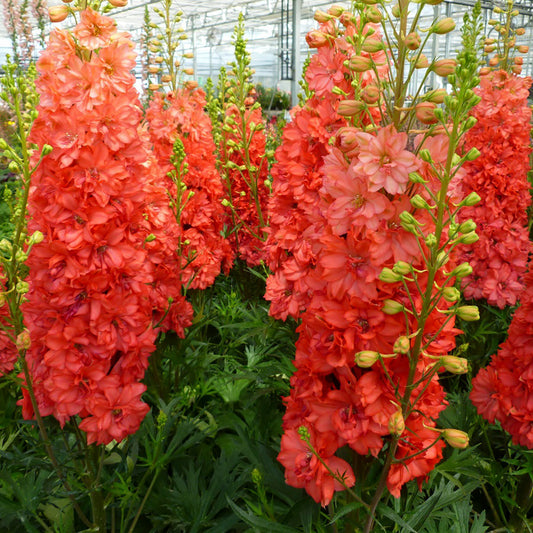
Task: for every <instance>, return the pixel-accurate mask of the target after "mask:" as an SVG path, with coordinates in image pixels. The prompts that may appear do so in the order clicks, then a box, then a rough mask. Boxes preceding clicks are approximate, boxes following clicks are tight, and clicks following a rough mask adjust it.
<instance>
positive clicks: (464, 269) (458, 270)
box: [450, 263, 472, 279]
mask: <svg viewBox="0 0 533 533" xmlns="http://www.w3.org/2000/svg"><path fill="white" fill-rule="evenodd" d="M470 274H472V267H471V266H470V264H469V263H461V264H460V265H458V266H456V267H455V268H454V269H453V270H452V271H451V272H450V276H455V277H456V278H458V279H461V278H466V276H470Z"/></svg>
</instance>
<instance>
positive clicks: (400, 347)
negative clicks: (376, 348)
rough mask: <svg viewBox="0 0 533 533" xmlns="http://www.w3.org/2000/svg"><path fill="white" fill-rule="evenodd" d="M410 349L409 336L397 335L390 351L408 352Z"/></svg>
mask: <svg viewBox="0 0 533 533" xmlns="http://www.w3.org/2000/svg"><path fill="white" fill-rule="evenodd" d="M410 349H411V341H410V340H409V337H407V336H405V335H402V336H401V337H398V338H397V339H396V341H395V342H394V347H393V348H392V351H393V352H394V353H402V354H406V353H409V350H410Z"/></svg>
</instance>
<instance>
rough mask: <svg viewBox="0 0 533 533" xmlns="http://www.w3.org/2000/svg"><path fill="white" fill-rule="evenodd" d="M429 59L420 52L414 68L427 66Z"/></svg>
mask: <svg viewBox="0 0 533 533" xmlns="http://www.w3.org/2000/svg"><path fill="white" fill-rule="evenodd" d="M428 67H429V61H428V58H427V57H426V55H425V54H420V56H419V57H418V59H417V60H416V63H415V68H428Z"/></svg>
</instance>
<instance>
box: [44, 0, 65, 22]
mask: <svg viewBox="0 0 533 533" xmlns="http://www.w3.org/2000/svg"><path fill="white" fill-rule="evenodd" d="M68 13H69V8H68V6H66V5H65V4H62V5H60V6H50V7H49V8H48V16H49V17H50V22H63V21H64V20H65V19H66V18H67V17H68Z"/></svg>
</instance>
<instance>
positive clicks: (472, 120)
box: [464, 117, 477, 130]
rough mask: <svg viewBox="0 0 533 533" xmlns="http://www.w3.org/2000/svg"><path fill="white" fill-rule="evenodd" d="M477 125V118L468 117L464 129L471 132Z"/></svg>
mask: <svg viewBox="0 0 533 533" xmlns="http://www.w3.org/2000/svg"><path fill="white" fill-rule="evenodd" d="M476 124H477V118H476V117H468V118H467V119H466V121H465V123H464V129H465V130H469V129H470V128H473V127H474V126H475V125H476Z"/></svg>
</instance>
